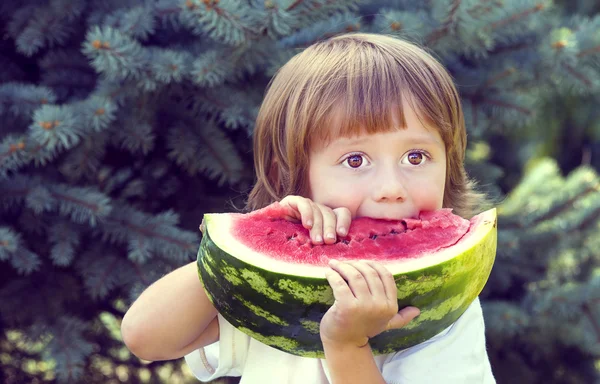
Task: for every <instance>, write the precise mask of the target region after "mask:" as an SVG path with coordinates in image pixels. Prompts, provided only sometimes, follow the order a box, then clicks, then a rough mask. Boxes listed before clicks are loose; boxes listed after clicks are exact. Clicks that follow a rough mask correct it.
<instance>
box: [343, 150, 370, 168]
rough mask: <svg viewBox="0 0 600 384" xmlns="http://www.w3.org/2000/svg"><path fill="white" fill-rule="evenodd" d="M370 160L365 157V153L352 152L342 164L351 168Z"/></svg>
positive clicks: (358, 166)
mask: <svg viewBox="0 0 600 384" xmlns="http://www.w3.org/2000/svg"><path fill="white" fill-rule="evenodd" d="M367 163H368V161H367V160H366V159H365V156H364V155H360V154H358V153H355V154H352V155H350V156H348V157H346V158H345V159H344V161H343V163H342V164H344V165H345V166H347V167H349V168H353V169H357V168H360V167H361V166H363V165H366V164H367Z"/></svg>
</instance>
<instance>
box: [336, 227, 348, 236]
mask: <svg viewBox="0 0 600 384" xmlns="http://www.w3.org/2000/svg"><path fill="white" fill-rule="evenodd" d="M338 232H339V233H340V235H345V234H346V228H344V227H341V228H340V229H338Z"/></svg>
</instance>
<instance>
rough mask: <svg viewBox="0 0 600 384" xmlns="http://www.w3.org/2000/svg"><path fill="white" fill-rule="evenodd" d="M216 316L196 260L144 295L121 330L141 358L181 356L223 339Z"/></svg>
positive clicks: (125, 320)
mask: <svg viewBox="0 0 600 384" xmlns="http://www.w3.org/2000/svg"><path fill="white" fill-rule="evenodd" d="M216 316H217V310H216V309H215V307H214V306H213V305H212V303H211V302H210V301H209V300H208V297H207V296H206V293H204V289H203V287H202V284H201V283H200V280H199V279H198V270H197V266H196V262H192V263H190V264H187V265H185V266H183V267H181V268H179V269H177V270H175V271H173V272H171V273H169V274H168V275H166V276H164V277H162V278H161V279H159V280H158V281H156V282H155V283H154V284H152V285H151V286H150V287H148V288H147V289H146V290H145V291H144V292H143V293H142V294H141V295H140V297H139V298H138V299H137V300H136V301H135V302H134V303H133V304H132V305H131V307H130V308H129V310H128V311H127V313H126V314H125V316H124V317H123V322H122V324H121V334H122V336H123V341H124V342H125V344H126V345H127V348H129V350H130V351H131V352H132V353H133V354H134V355H136V356H138V357H139V358H141V359H144V360H151V361H155V360H171V359H177V358H180V357H182V356H184V355H186V354H188V353H189V352H191V351H193V350H195V349H197V348H200V347H203V346H205V345H208V344H212V343H214V342H215V341H217V340H219V325H218V322H217V317H216Z"/></svg>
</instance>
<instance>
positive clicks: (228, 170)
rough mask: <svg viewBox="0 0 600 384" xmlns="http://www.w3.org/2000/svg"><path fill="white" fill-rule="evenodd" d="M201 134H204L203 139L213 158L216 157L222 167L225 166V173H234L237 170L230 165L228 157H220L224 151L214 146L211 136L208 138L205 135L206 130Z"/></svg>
mask: <svg viewBox="0 0 600 384" xmlns="http://www.w3.org/2000/svg"><path fill="white" fill-rule="evenodd" d="M200 136H202V140H203V143H204V144H205V145H206V148H207V149H208V151H209V152H210V154H211V156H212V158H213V159H216V160H217V161H218V162H219V164H220V165H221V167H222V168H223V170H224V171H225V172H224V173H226V174H228V175H232V174H233V173H234V172H235V170H233V169H231V168H230V167H229V166H228V162H227V159H225V158H222V157H220V156H219V155H220V154H223V151H219V150H218V149H217V148H215V147H214V146H212V145H211V144H212V142H211V141H210V139H209V138H207V137H206V136H205V135H204V132H202V131H200Z"/></svg>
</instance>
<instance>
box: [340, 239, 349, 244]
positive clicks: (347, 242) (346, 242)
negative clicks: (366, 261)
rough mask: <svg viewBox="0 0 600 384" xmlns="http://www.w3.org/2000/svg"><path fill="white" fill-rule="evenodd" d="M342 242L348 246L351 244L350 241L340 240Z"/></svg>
mask: <svg viewBox="0 0 600 384" xmlns="http://www.w3.org/2000/svg"><path fill="white" fill-rule="evenodd" d="M340 242H341V243H344V244H346V245H348V244H350V240H347V239H342V240H340Z"/></svg>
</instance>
